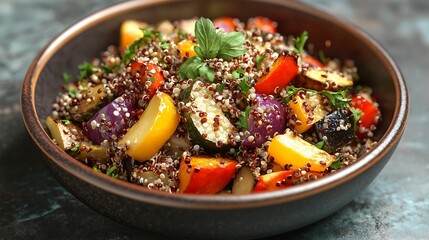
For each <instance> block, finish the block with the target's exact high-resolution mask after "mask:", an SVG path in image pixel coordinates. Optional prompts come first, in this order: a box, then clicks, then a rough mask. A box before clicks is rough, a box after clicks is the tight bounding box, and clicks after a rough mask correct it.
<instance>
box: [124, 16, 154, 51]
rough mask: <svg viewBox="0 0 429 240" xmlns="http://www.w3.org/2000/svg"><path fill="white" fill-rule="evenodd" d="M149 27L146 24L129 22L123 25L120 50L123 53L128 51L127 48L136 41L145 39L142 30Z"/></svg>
mask: <svg viewBox="0 0 429 240" xmlns="http://www.w3.org/2000/svg"><path fill="white" fill-rule="evenodd" d="M146 27H148V24H147V23H145V22H139V21H133V20H127V21H125V22H123V23H122V24H121V29H120V36H119V37H120V40H119V41H120V45H119V48H120V50H121V51H124V50H125V49H127V47H128V46H129V45H130V44H132V43H133V42H134V41H135V40H137V39H139V38H141V37H143V31H142V30H141V29H142V28H146Z"/></svg>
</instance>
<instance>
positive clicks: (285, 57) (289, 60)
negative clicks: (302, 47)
mask: <svg viewBox="0 0 429 240" xmlns="http://www.w3.org/2000/svg"><path fill="white" fill-rule="evenodd" d="M298 69H299V67H298V63H297V56H296V55H289V54H286V53H282V54H281V55H280V56H279V57H278V58H277V60H276V61H275V62H274V64H273V66H271V67H270V69H269V72H268V73H267V74H266V75H264V76H262V77H261V78H259V79H258V81H257V82H256V84H255V86H254V87H255V90H256V92H257V93H260V94H274V93H275V92H276V91H280V90H282V89H283V88H285V87H286V86H287V85H289V83H290V82H291V81H292V80H293V79H294V78H295V76H296V75H297V73H298Z"/></svg>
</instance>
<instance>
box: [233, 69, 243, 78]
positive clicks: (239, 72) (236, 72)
mask: <svg viewBox="0 0 429 240" xmlns="http://www.w3.org/2000/svg"><path fill="white" fill-rule="evenodd" d="M244 73H245V72H244V70H243V69H242V68H237V69H235V70H234V71H232V76H234V78H235V79H239V78H240V77H242V76H243V75H244Z"/></svg>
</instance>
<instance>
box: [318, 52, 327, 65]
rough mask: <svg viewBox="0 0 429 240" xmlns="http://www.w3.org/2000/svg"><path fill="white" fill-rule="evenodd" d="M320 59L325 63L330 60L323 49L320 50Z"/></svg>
mask: <svg viewBox="0 0 429 240" xmlns="http://www.w3.org/2000/svg"><path fill="white" fill-rule="evenodd" d="M319 59H320V61H322V63H323V64H324V65H326V64H327V63H328V60H327V59H326V57H325V53H324V52H323V51H322V50H320V51H319Z"/></svg>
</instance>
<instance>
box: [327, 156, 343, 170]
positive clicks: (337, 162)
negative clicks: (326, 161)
mask: <svg viewBox="0 0 429 240" xmlns="http://www.w3.org/2000/svg"><path fill="white" fill-rule="evenodd" d="M341 166H343V163H342V162H341V159H340V158H337V159H335V161H333V162H332V163H331V166H329V167H330V168H331V169H333V170H337V169H339V168H341Z"/></svg>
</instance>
